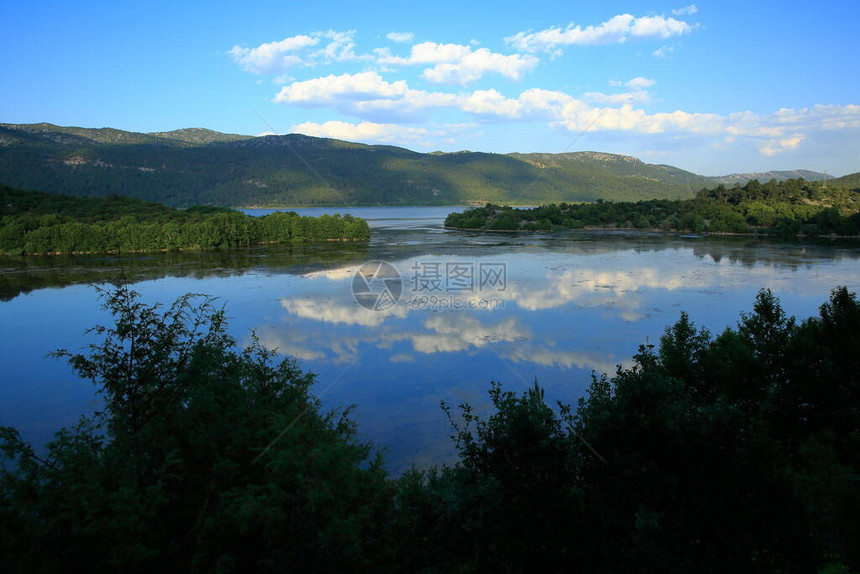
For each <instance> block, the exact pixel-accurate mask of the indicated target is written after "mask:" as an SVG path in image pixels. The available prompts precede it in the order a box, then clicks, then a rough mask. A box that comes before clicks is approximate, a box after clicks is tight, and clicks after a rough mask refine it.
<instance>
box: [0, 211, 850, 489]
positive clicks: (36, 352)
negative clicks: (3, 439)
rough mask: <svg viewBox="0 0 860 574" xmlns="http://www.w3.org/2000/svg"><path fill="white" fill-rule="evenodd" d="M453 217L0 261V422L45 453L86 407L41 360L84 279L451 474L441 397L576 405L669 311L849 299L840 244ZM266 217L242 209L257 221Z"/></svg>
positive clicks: (76, 388)
mask: <svg viewBox="0 0 860 574" xmlns="http://www.w3.org/2000/svg"><path fill="white" fill-rule="evenodd" d="M454 209H455V208H438V207H428V208H353V209H343V208H340V209H297V210H296V211H298V212H300V213H302V214H309V215H319V214H321V213H347V212H348V213H352V214H353V215H356V216H358V217H365V218H366V219H368V222H369V223H370V225H371V227H372V230H373V237H372V239H371V241H370V242H369V244H366V245H352V244H338V243H334V244H324V245H314V246H304V247H284V246H280V247H271V246H270V247H266V248H262V247H261V248H254V249H246V250H233V251H227V252H210V253H169V254H156V255H147V256H131V257H109V256H104V257H65V258H59V257H58V258H32V259H16V260H3V261H2V269H1V270H0V325H2V327H0V328H2V332H0V362H2V366H3V371H2V373H3V374H2V383H0V424H2V425H12V426H15V427H18V428H19V429H20V430H21V431H22V432H23V434H24V436H25V438H28V439H30V440H32V441H33V442H34V443H36V444H37V445H41V444H44V443H45V442H46V441H47V440H49V439H50V438H51V436H52V435H53V432H54V431H56V430H57V429H58V428H59V427H60V426H63V425H70V424H72V423H74V422H75V420H76V419H77V418H78V416H79V415H80V414H82V413H88V412H91V411H92V410H93V409H95V408H97V407H98V404H99V402H98V397H97V396H96V395H95V393H94V388H93V387H92V385H91V384H90V383H88V382H86V381H82V380H80V379H77V378H76V377H75V376H74V375H73V374H72V373H71V370H70V369H69V367H68V366H67V365H66V364H65V363H64V362H62V361H56V360H53V359H48V358H46V357H45V356H46V354H47V353H49V352H51V351H53V350H56V349H59V348H65V349H68V350H70V351H78V350H81V348H82V347H83V346H84V345H85V344H86V343H88V342H91V341H92V339H91V338H90V336H88V335H84V332H85V331H86V329H88V328H89V327H92V326H93V325H95V324H97V323H100V322H102V323H103V322H106V321H107V320H108V318H107V316H106V315H105V313H104V312H103V311H102V310H101V309H100V306H99V301H98V299H97V296H96V291H95V289H94V287H93V285H102V286H106V285H109V284H111V283H116V282H118V281H123V280H126V281H129V282H131V283H132V284H133V285H134V289H135V290H137V291H139V292H140V293H142V295H143V299H144V300H145V301H147V302H163V303H166V304H169V303H171V302H172V301H173V300H174V299H176V298H177V297H179V296H180V295H182V294H184V293H187V292H194V293H206V294H209V295H212V296H215V297H218V298H219V300H220V301H221V302H223V303H224V304H225V305H226V309H227V315H228V317H229V321H230V323H229V329H230V332H231V334H232V335H233V336H234V337H235V338H236V339H237V340H238V341H239V342H240V343H243V344H245V343H247V342H248V341H249V340H250V337H251V332H252V331H253V332H255V333H256V334H257V336H258V337H259V338H260V340H261V341H262V342H263V344H265V345H266V346H267V347H269V348H273V349H278V352H279V353H281V354H283V355H285V356H286V355H289V356H293V357H296V358H297V359H298V360H299V363H300V365H301V366H302V367H303V368H304V369H307V370H311V371H313V372H315V373H317V374H318V383H317V385H316V388H315V392H316V394H317V395H318V396H319V397H320V398H321V399H322V401H323V403H324V404H325V405H326V406H327V407H330V408H333V407H338V406H345V405H350V404H353V405H355V407H356V408H355V411H354V412H355V418H356V420H357V421H358V423H359V429H360V432H361V434H362V436H363V437H365V438H369V439H371V440H373V441H374V442H375V443H377V444H378V445H380V446H381V447H383V448H384V449H385V451H386V460H387V467H388V468H389V470H391V471H392V472H395V473H397V472H400V471H402V470H403V469H405V468H408V466H409V465H410V464H413V463H414V464H417V465H418V466H422V467H424V466H427V465H430V464H433V463H439V462H446V461H450V460H451V457H452V455H453V448H452V445H451V441H450V439H449V436H450V434H451V430H450V428H449V426H448V422H447V420H446V418H445V416H444V413H443V412H442V410H441V409H440V403H441V402H442V401H445V402H447V403H448V404H451V405H453V406H456V405H458V404H460V403H463V402H470V403H473V404H474V405H476V410H478V411H479V412H486V411H487V404H488V400H487V395H486V390H487V388H488V386H489V382H490V381H500V382H503V383H504V385H505V387H506V388H508V389H512V390H521V389H523V388H525V387H526V386H527V385H530V384H531V383H532V382H533V381H534V380H535V379H537V380H538V381H539V382H540V384H541V385H542V386H543V387H545V389H546V395H547V398H548V399H549V400H550V401H553V402H554V401H555V400H556V399H559V400H562V401H564V402H568V403H575V401H576V399H577V398H579V397H581V396H583V394H584V392H585V389H586V388H587V386H588V384H589V383H590V381H591V376H592V373H593V372H597V373H602V372H610V373H611V372H614V370H615V368H616V365H618V364H629V361H630V357H631V356H632V355H633V354H634V353H635V352H636V350H637V348H638V346H639V345H640V344H643V343H646V342H651V343H656V342H658V341H659V337H660V335H661V334H662V333H663V331H664V329H665V328H666V327H667V326H669V325H671V324H672V323H674V322H675V321H676V320H677V318H678V316H679V313H680V312H681V311H682V310H686V311H687V312H689V314H690V316H691V318H692V319H693V321H694V322H696V324H698V325H701V326H705V327H707V328H708V329H709V330H711V332H713V333H718V332H720V331H721V330H723V329H724V328H725V327H727V326H729V325H734V324H735V323H736V321H737V319H738V317H739V313H740V312H742V311H743V312H748V311H750V310H751V308H752V304H753V301H754V298H755V295H756V292H757V291H758V290H759V289H760V288H763V287H767V288H770V289H772V290H773V291H774V292H775V293H776V294H777V295H778V296H779V297H780V299H781V301H782V304H783V307H784V308H785V309H786V310H787V311H788V312H789V313H790V314H793V315H795V316H797V317H799V318H802V317H806V316H809V315H811V314H815V313H817V310H818V307H819V305H820V304H821V303H823V302H824V300H825V299H826V298H827V296H828V293H829V291H830V290H831V289H832V288H833V287H835V286H836V285H847V286H848V287H849V288H850V289H851V290H854V291H856V290H857V289H858V286H860V249H858V248H857V247H856V246H850V245H849V246H828V245H803V244H798V243H779V242H769V241H763V240H754V239H750V238H699V239H691V238H681V237H674V236H663V235H655V234H645V233H626V232H608V231H604V232H585V231H578V232H564V233H556V234H529V235H513V234H498V235H491V234H478V233H473V232H460V231H448V230H445V229H443V228H442V221H443V219H444V217H445V215H447V214H448V213H449V212H450V211H453V210H454ZM269 211H270V210H247V212H248V213H254V214H263V213H267V212H269Z"/></svg>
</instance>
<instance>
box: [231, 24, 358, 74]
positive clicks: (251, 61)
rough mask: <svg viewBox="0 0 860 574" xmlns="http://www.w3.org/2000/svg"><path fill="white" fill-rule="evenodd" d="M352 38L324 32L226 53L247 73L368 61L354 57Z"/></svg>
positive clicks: (350, 33) (235, 48)
mask: <svg viewBox="0 0 860 574" xmlns="http://www.w3.org/2000/svg"><path fill="white" fill-rule="evenodd" d="M354 38H355V30H347V31H346V32H339V31H336V30H327V31H324V32H314V33H312V34H308V35H304V34H300V35H298V36H290V37H288V38H284V39H283V40H279V41H277V42H267V43H265V44H260V45H259V46H257V47H256V48H246V47H243V46H233V48H231V49H230V50H229V51H228V52H227V53H228V54H229V55H230V57H231V58H232V59H233V61H234V62H236V63H237V64H239V66H240V67H241V68H242V69H243V70H245V71H246V72H251V73H253V74H281V73H283V72H284V71H285V70H288V69H290V68H294V67H296V66H300V65H302V66H315V65H317V64H331V63H334V62H349V61H363V60H369V59H370V58H371V57H370V56H367V55H358V54H356V53H355V40H354ZM310 48H316V49H314V50H310Z"/></svg>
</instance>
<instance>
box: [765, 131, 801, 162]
mask: <svg viewBox="0 0 860 574" xmlns="http://www.w3.org/2000/svg"><path fill="white" fill-rule="evenodd" d="M803 139H804V137H803V134H794V135H793V136H791V137H787V138H783V139H776V140H770V141H768V142H766V143H765V144H763V145H762V146H760V147H759V148H758V150H759V151H760V152H761V153H762V154H764V155H766V156H768V157H772V156H775V155H777V154H780V153H782V152H784V151H788V150H790V149H794V148H796V147H797V146H798V145H800V142H802V141H803Z"/></svg>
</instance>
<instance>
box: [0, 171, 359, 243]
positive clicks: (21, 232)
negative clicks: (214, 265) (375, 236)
mask: <svg viewBox="0 0 860 574" xmlns="http://www.w3.org/2000/svg"><path fill="white" fill-rule="evenodd" d="M369 238H370V227H369V226H368V225H367V222H366V221H364V220H363V219H360V218H354V217H352V216H350V215H344V216H340V215H323V216H320V217H305V216H300V215H298V214H296V213H295V212H275V213H271V214H268V215H265V216H262V217H252V216H249V215H246V214H244V213H241V212H239V211H236V210H233V209H228V208H224V207H212V206H196V207H191V208H188V209H175V208H172V207H167V206H165V205H161V204H158V203H152V202H148V201H143V200H139V199H133V198H128V197H121V196H118V195H113V196H108V197H106V198H101V199H99V198H89V197H72V196H68V195H61V194H48V193H41V192H36V191H21V190H16V189H12V188H9V187H6V186H0V252H1V253H5V254H12V255H34V254H61V253H71V254H74V253H141V252H150V251H180V250H207V249H219V248H230V247H248V246H251V245H259V244H264V243H284V244H294V243H310V242H317V241H366V240H367V239H369Z"/></svg>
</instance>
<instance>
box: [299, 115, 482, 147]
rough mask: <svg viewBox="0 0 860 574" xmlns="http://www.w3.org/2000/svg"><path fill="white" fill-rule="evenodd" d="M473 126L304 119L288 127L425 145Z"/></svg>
mask: <svg viewBox="0 0 860 574" xmlns="http://www.w3.org/2000/svg"><path fill="white" fill-rule="evenodd" d="M473 128H474V124H447V125H443V126H438V127H430V128H423V127H414V126H404V125H399V124H391V123H387V124H381V123H375V122H360V123H355V124H351V123H349V122H342V121H328V122H324V123H321V124H319V123H314V122H305V123H302V124H299V125H297V126H294V127H293V129H292V131H293V132H294V133H300V134H305V135H308V136H315V137H326V138H334V139H340V140H347V141H361V142H373V143H390V144H410V145H418V146H425V145H429V144H430V143H431V141H435V140H437V139H439V138H442V139H445V138H450V137H453V136H462V135H463V134H464V132H466V131H467V130H470V129H473Z"/></svg>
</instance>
